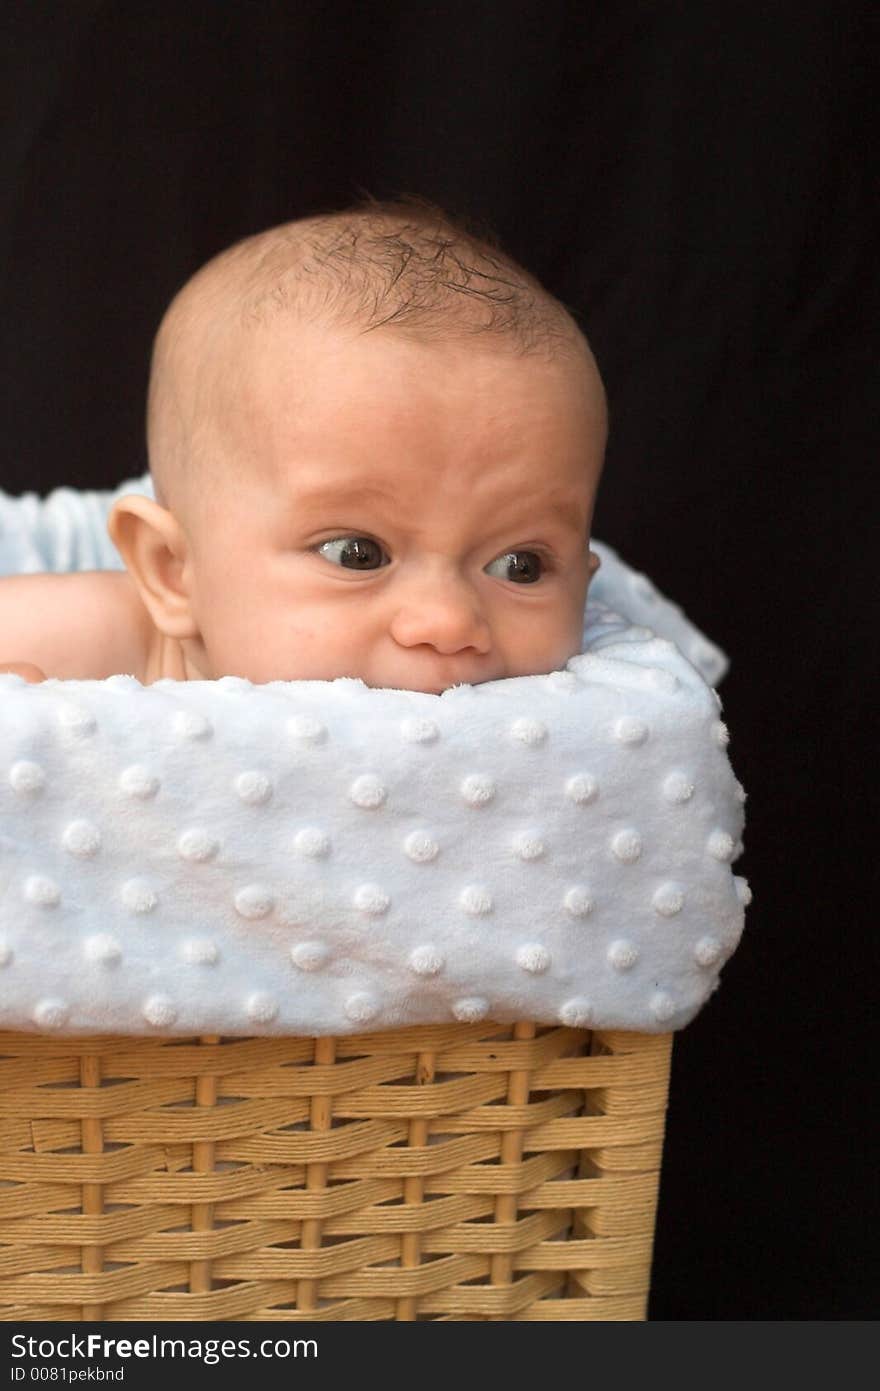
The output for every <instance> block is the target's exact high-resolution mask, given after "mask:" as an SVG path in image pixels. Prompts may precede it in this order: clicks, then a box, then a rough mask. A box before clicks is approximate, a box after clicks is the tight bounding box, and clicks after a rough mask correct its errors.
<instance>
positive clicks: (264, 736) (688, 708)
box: [0, 605, 749, 1035]
mask: <svg viewBox="0 0 880 1391" xmlns="http://www.w3.org/2000/svg"><path fill="white" fill-rule="evenodd" d="M587 620H588V627H587V633H586V638H585V650H584V653H583V654H582V655H581V656H578V657H574V658H572V660H571V661H570V662H569V663H568V664H567V668H566V669H565V670H564V671H559V672H554V673H552V674H550V675H546V676H529V677H518V678H514V679H509V680H504V681H497V682H487V683H486V684H484V685H479V686H473V687H468V686H458V687H454V688H452V689H450V690H448V691H445V692H444V693H443V695H442V696H433V695H426V694H422V693H420V692H413V691H396V690H383V691H379V690H373V689H370V688H368V687H366V686H365V685H364V684H363V683H362V682H361V681H358V680H354V679H349V678H343V679H340V680H337V681H333V682H321V681H314V682H313V681H300V682H290V683H283V682H277V683H273V684H271V685H267V686H259V687H254V686H251V685H250V683H248V682H247V681H243V680H240V679H238V678H234V677H225V678H223V679H222V680H220V681H217V682H201V681H197V682H189V683H179V682H173V681H160V682H157V683H156V684H155V685H153V686H147V687H144V686H141V685H140V684H139V683H138V682H137V681H136V680H135V679H134V678H133V677H127V676H117V677H111V678H110V679H109V680H107V681H66V682H62V681H48V682H46V683H45V684H43V685H40V686H28V685H26V684H25V683H24V682H23V681H22V680H21V679H20V678H19V677H15V676H0V709H2V713H0V1024H2V1026H3V1027H6V1028H13V1029H33V1030H40V1031H46V1030H58V1031H63V1032H68V1033H88V1032H122V1033H137V1034H143V1033H149V1032H151V1031H156V1032H157V1033H162V1032H177V1033H179V1032H186V1033H189V1032H199V1033H219V1034H228V1035H232V1034H259V1033H279V1034H280V1033H284V1034H325V1033H331V1034H339V1033H346V1032H356V1031H363V1030H364V1029H366V1028H371V1029H372V1028H374V1027H375V1028H387V1027H396V1026H399V1025H405V1024H413V1023H434V1022H439V1021H444V1020H449V1019H457V1020H461V1021H466V1022H473V1021H477V1020H481V1019H484V1018H491V1019H496V1020H499V1021H502V1022H506V1021H510V1020H514V1019H520V1018H523V1019H525V1018H527V1019H533V1020H535V1021H537V1022H541V1023H550V1022H553V1021H559V1022H562V1023H564V1024H568V1025H573V1026H577V1027H586V1026H596V1027H608V1028H623V1029H635V1030H643V1031H655V1032H661V1031H667V1030H670V1029H678V1028H681V1027H682V1026H683V1025H684V1024H686V1023H688V1022H689V1020H690V1019H691V1018H693V1016H694V1015H695V1014H696V1012H697V1011H698V1010H699V1008H700V1007H701V1005H702V1004H703V1003H704V1002H705V1001H706V999H707V998H708V996H709V995H710V994H711V992H712V991H713V989H714V988H715V986H716V984H717V982H718V971H719V968H720V967H721V966H722V965H723V963H724V962H725V961H726V960H727V958H728V957H729V955H730V954H731V952H732V951H733V950H734V948H735V946H736V945H737V942H738V941H739V937H740V934H741V931H742V925H743V909H744V905H745V904H746V903H747V902H748V898H749V891H748V887H747V884H746V882H745V880H744V879H742V878H740V877H738V876H735V875H734V874H733V872H732V869H731V865H732V862H733V861H734V859H735V858H736V857H737V855H738V854H739V853H740V851H741V849H742V842H741V839H740V837H741V834H742V828H743V819H744V818H743V801H744V798H745V793H744V792H743V790H742V788H741V786H740V785H739V784H738V782H737V781H736V778H735V777H734V774H733V771H732V769H731V766H730V762H729V760H728V756H727V752H726V745H727V742H728V735H727V730H726V728H725V725H724V723H723V721H722V720H721V718H720V709H721V706H720V700H719V698H718V696H717V694H716V693H715V692H714V691H713V690H712V689H710V688H709V687H708V686H707V685H706V684H705V682H704V681H703V680H702V677H701V676H700V675H699V674H698V673H697V671H696V670H695V669H694V667H693V666H691V665H690V664H689V663H688V662H687V661H686V660H685V659H684V658H683V657H682V656H681V655H680V653H679V652H678V651H677V649H676V648H675V647H674V646H673V644H671V643H670V642H669V641H668V640H666V639H662V638H657V637H655V636H652V635H650V634H649V633H648V631H646V630H645V629H642V628H634V627H632V626H629V625H628V624H627V623H626V621H625V620H622V619H617V620H616V621H615V618H614V616H613V615H611V614H610V613H609V611H608V610H607V609H606V608H605V607H604V606H602V605H590V606H588V609H587Z"/></svg>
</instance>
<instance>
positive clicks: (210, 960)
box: [180, 937, 220, 966]
mask: <svg viewBox="0 0 880 1391" xmlns="http://www.w3.org/2000/svg"><path fill="white" fill-rule="evenodd" d="M180 955H181V957H182V958H183V960H184V961H187V962H188V963H189V964H190V966H216V964H217V962H218V961H219V960H220V952H219V951H218V949H217V945H216V943H215V942H212V941H211V938H210V937H186V938H184V940H183V941H182V942H181V944H180Z"/></svg>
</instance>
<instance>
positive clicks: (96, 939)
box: [83, 932, 122, 966]
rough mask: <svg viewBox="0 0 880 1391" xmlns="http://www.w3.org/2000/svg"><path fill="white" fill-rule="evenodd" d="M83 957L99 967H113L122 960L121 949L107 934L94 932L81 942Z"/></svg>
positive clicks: (114, 939)
mask: <svg viewBox="0 0 880 1391" xmlns="http://www.w3.org/2000/svg"><path fill="white" fill-rule="evenodd" d="M83 956H84V957H85V958H86V960H87V961H94V962H97V963H98V964H99V965H101V966H115V965H116V963H117V961H121V960H122V948H121V946H120V945H119V943H118V941H117V940H116V938H115V937H113V936H112V935H111V934H110V933H109V932H95V933H93V934H92V936H91V937H87V938H86V940H85V941H84V942H83Z"/></svg>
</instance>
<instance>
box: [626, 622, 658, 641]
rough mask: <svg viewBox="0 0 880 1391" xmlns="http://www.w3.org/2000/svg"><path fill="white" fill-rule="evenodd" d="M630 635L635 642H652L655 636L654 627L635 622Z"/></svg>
mask: <svg viewBox="0 0 880 1391" xmlns="http://www.w3.org/2000/svg"><path fill="white" fill-rule="evenodd" d="M629 635H630V637H631V638H632V639H633V640H634V641H635V642H651V641H652V640H653V638H654V636H655V634H654V629H653V628H645V627H643V626H641V625H640V624H634V625H633V627H632V628H630V630H629Z"/></svg>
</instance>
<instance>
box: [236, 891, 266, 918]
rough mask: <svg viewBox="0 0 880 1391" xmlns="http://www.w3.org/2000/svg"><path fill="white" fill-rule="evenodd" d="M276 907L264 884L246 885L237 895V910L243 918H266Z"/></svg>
mask: <svg viewBox="0 0 880 1391" xmlns="http://www.w3.org/2000/svg"><path fill="white" fill-rule="evenodd" d="M274 906H275V899H274V898H273V896H272V894H271V892H270V890H269V889H267V888H266V887H265V886H264V885H263V884H246V885H245V887H244V888H243V889H239V891H238V893H237V894H236V895H235V910H236V912H237V913H240V914H241V916H242V917H243V918H251V919H256V918H265V917H268V915H269V913H271V912H272V909H273V908H274Z"/></svg>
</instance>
